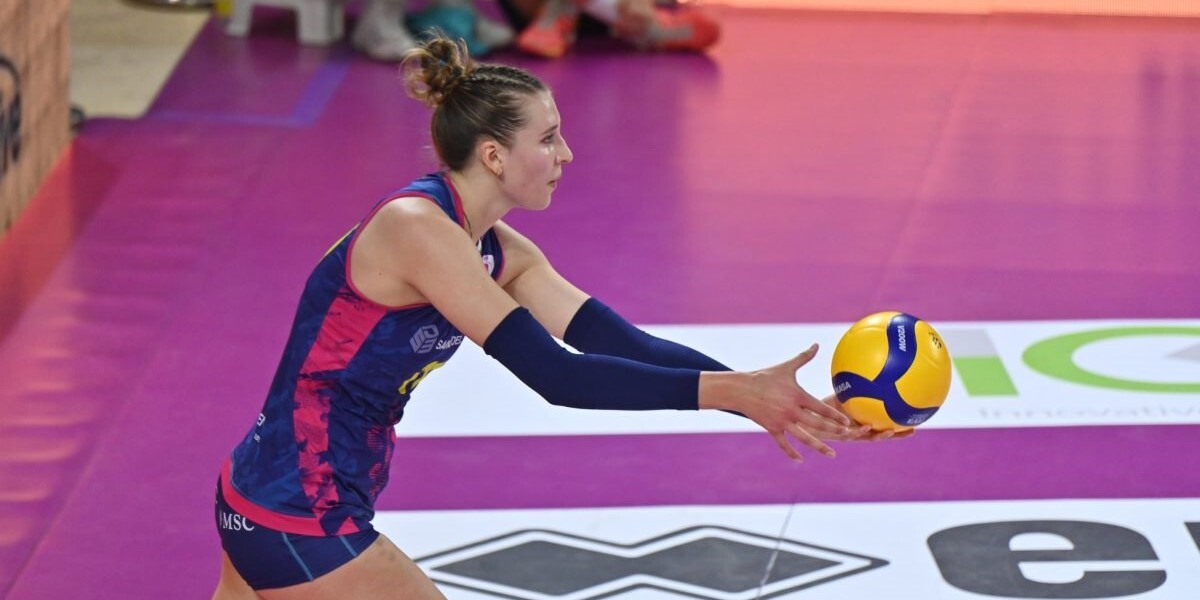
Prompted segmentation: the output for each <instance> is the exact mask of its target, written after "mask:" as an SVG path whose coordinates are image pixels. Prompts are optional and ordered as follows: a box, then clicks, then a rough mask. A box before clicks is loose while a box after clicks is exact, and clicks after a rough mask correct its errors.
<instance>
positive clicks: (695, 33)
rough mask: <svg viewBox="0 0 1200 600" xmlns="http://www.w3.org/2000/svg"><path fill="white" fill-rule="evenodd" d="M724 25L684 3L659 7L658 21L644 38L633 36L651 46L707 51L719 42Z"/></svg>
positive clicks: (665, 48)
mask: <svg viewBox="0 0 1200 600" xmlns="http://www.w3.org/2000/svg"><path fill="white" fill-rule="evenodd" d="M720 37H721V26H720V25H718V24H717V21H716V20H715V19H713V18H712V17H710V16H709V15H707V14H705V13H704V12H703V11H701V10H698V9H695V8H689V7H686V6H680V7H679V8H676V9H673V10H667V9H663V8H656V9H655V10H654V22H653V23H652V24H651V26H650V27H649V29H648V30H647V31H646V33H645V34H644V35H643V36H642V37H641V39H637V40H630V41H632V42H634V44H636V45H637V46H639V47H642V48H646V49H649V50H671V51H682V52H703V51H705V50H707V49H709V48H711V47H712V46H713V44H716V43H717V40H718V39H720Z"/></svg>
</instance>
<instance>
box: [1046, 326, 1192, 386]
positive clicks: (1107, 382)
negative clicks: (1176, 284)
mask: <svg viewBox="0 0 1200 600" xmlns="http://www.w3.org/2000/svg"><path fill="white" fill-rule="evenodd" d="M1150 335H1155V336H1162V335H1183V336H1191V337H1195V338H1200V327H1121V328H1114V329H1097V330H1093V331H1084V332H1080V333H1071V334H1067V335H1061V336H1058V337H1054V338H1050V339H1048V340H1045V341H1042V342H1038V343H1036V344H1034V345H1033V346H1030V347H1029V349H1028V350H1026V351H1025V355H1024V357H1023V358H1024V359H1025V364H1027V365H1029V367H1030V368H1032V369H1033V370H1035V371H1037V372H1039V373H1041V374H1043V375H1049V376H1050V377H1054V378H1056V379H1061V380H1063V381H1069V382H1071V383H1079V384H1083V385H1090V386H1094V387H1100V388H1108V389H1117V390H1130V391H1135V392H1161V393H1196V392H1200V381H1196V382H1194V383H1164V382H1159V381H1138V380H1134V379H1121V378H1118V377H1110V376H1108V375H1101V374H1099V373H1093V372H1091V371H1088V370H1087V369H1084V368H1082V367H1080V366H1079V365H1077V364H1075V360H1074V355H1075V352H1076V351H1077V350H1079V349H1080V348H1082V347H1084V346H1086V345H1088V344H1091V343H1093V342H1098V341H1101V340H1109V339H1113V338H1122V337H1141V336H1150ZM1197 374H1198V375H1200V367H1198V368H1197Z"/></svg>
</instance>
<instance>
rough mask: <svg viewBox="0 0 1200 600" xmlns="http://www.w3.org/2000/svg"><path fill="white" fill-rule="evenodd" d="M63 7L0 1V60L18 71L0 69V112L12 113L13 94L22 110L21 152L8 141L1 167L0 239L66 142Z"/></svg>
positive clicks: (50, 2)
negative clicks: (10, 71) (13, 72)
mask: <svg viewBox="0 0 1200 600" xmlns="http://www.w3.org/2000/svg"><path fill="white" fill-rule="evenodd" d="M68 5H69V0H0V56H3V57H4V58H5V59H7V60H8V61H9V62H10V63H11V64H12V65H14V66H15V68H16V71H17V76H16V77H15V78H14V77H13V76H12V75H11V74H9V73H7V72H4V70H2V69H0V111H3V112H4V113H5V115H6V116H7V115H9V114H11V113H12V112H13V110H14V109H15V107H16V98H17V96H18V94H19V96H20V107H21V108H20V114H21V117H20V119H19V127H18V132H17V137H18V138H19V146H20V152H19V154H18V153H15V152H14V151H13V149H14V147H15V146H14V141H15V140H12V139H9V140H7V142H8V143H7V147H8V148H7V149H8V160H7V161H6V162H0V164H3V165H4V171H3V173H2V174H0V237H2V236H3V235H4V234H5V233H7V232H8V230H9V228H11V227H12V224H13V223H14V222H15V221H16V219H17V215H19V214H20V213H21V210H22V209H24V208H25V205H26V204H27V203H28V202H29V199H30V198H31V197H32V196H33V194H34V192H35V191H37V188H38V186H39V185H40V184H41V182H42V180H43V179H44V178H45V177H46V174H47V173H48V172H49V171H50V168H51V167H53V166H54V163H55V162H56V161H57V160H58V158H59V156H60V155H61V154H62V153H63V150H64V148H66V145H67V143H68V141H69V139H70V123H69V119H70V116H69V114H70V101H69V98H68V74H69V68H70V47H69V40H68V29H67V27H68V25H67V8H68ZM4 130H5V128H4V127H2V126H0V131H4ZM4 150H5V148H4V147H3V144H2V141H0V152H3V151H4Z"/></svg>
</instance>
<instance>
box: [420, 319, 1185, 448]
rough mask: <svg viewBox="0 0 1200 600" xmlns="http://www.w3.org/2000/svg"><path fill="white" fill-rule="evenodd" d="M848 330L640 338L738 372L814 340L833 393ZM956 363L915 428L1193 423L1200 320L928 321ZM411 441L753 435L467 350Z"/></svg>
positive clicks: (741, 330) (773, 328) (821, 388)
mask: <svg viewBox="0 0 1200 600" xmlns="http://www.w3.org/2000/svg"><path fill="white" fill-rule="evenodd" d="M848 326H849V324H837V325H830V324H816V325H672V326H655V327H646V329H647V331H650V332H651V333H654V334H656V335H659V336H661V337H665V338H668V339H671V340H674V341H678V342H681V343H683V344H687V345H689V346H692V347H694V348H696V349H698V350H701V351H703V352H705V353H706V354H709V355H710V356H712V357H714V358H716V359H717V360H720V361H722V362H724V363H725V364H727V365H729V366H730V367H732V368H735V369H754V368H761V367H766V366H770V365H773V364H776V363H779V362H782V361H783V360H786V359H787V358H790V357H791V356H793V355H794V354H796V353H798V352H800V351H801V350H803V349H804V348H805V347H807V346H808V345H809V344H810V343H812V342H818V343H819V344H820V345H821V351H820V352H819V353H818V356H817V358H816V359H814V360H813V362H812V363H810V364H809V365H808V366H806V367H805V368H803V369H801V371H800V373H799V382H800V384H801V385H802V386H803V387H804V388H805V389H806V390H808V391H809V392H810V393H812V394H813V395H815V396H818V397H821V396H825V395H827V394H829V393H831V391H832V385H831V383H830V372H829V367H830V356H831V354H832V352H833V349H834V347H835V346H836V345H837V341H838V339H839V338H840V337H841V334H842V333H843V332H844V331H845V330H846V328H847V327H848ZM933 326H934V327H935V328H936V329H937V330H938V331H939V332H940V333H941V335H942V337H943V338H944V339H945V340H946V344H947V347H948V348H949V350H950V354H951V357H952V358H953V362H954V375H953V381H952V383H951V388H950V395H949V398H948V399H947V400H946V403H945V405H944V406H943V407H942V409H941V410H940V411H939V412H938V413H937V414H936V415H934V416H933V418H931V419H930V420H929V421H928V422H927V423H926V424H924V425H922V428H942V427H953V428H973V427H1036V426H1071V425H1137V424H1191V423H1200V320H1123V321H1034V322H949V323H933ZM400 430H401V434H402V435H406V436H471V435H569V434H608V433H686V432H722V431H730V432H734V431H754V430H755V427H754V426H753V424H751V423H748V422H746V421H744V420H742V419H740V418H737V417H733V416H730V415H726V414H723V413H709V412H705V413H681V412H674V411H654V412H644V413H620V412H606V411H581V410H571V409H564V408H558V407H553V406H550V405H548V404H547V403H546V402H544V401H543V400H541V399H540V398H539V397H538V396H537V395H536V394H534V393H533V392H532V391H530V390H529V389H528V388H526V387H525V386H524V385H523V384H522V383H521V382H520V381H518V380H517V379H516V378H515V377H514V376H512V375H511V374H509V373H508V372H507V371H506V370H505V369H504V368H503V367H502V366H501V365H500V364H499V363H497V362H495V361H494V360H492V359H491V358H489V357H488V356H486V355H485V354H484V353H483V352H482V351H481V350H480V349H479V348H478V347H476V346H474V345H473V344H470V343H465V344H464V345H463V348H462V349H461V350H460V351H459V352H458V354H457V355H456V356H455V357H454V359H453V360H451V361H450V362H449V364H448V365H447V366H446V367H445V368H443V369H439V370H438V371H436V372H434V373H433V374H432V375H431V376H430V377H429V378H428V379H427V380H425V381H423V382H422V383H421V384H420V389H419V391H417V392H416V393H415V394H414V396H413V400H412V402H410V404H409V407H408V409H407V416H406V417H405V419H404V421H403V423H402V424H401V425H400Z"/></svg>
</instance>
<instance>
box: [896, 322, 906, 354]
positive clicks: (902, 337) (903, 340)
mask: <svg viewBox="0 0 1200 600" xmlns="http://www.w3.org/2000/svg"><path fill="white" fill-rule="evenodd" d="M897 329H898V331H899V332H900V333H899V335H900V342H899V343H900V351H901V352H908V336H907V334H905V333H904V331H905V330H904V326H903V325H901V326H900V327H899V328H897Z"/></svg>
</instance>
